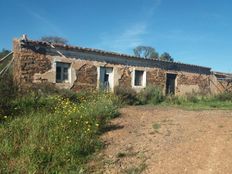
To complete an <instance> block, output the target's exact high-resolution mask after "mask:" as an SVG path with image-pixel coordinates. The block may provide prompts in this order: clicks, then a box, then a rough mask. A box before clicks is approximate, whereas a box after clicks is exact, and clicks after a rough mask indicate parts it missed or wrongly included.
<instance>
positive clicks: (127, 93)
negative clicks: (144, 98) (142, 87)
mask: <svg viewBox="0 0 232 174" xmlns="http://www.w3.org/2000/svg"><path fill="white" fill-rule="evenodd" d="M114 92H115V95H116V96H118V97H119V98H120V99H121V100H122V101H123V102H124V103H125V104H129V105H137V104H139V103H140V101H139V99H138V97H137V93H136V91H135V90H133V89H132V88H130V87H121V86H117V87H116V88H115V90H114Z"/></svg>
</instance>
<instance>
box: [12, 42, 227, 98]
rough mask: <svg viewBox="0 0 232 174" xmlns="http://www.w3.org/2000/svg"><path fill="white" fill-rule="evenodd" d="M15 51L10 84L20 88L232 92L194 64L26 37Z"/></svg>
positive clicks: (205, 68)
mask: <svg viewBox="0 0 232 174" xmlns="http://www.w3.org/2000/svg"><path fill="white" fill-rule="evenodd" d="M13 51H14V56H13V57H14V63H13V65H14V66H13V71H14V79H15V81H16V82H17V84H18V85H19V87H20V88H30V87H31V86H33V85H36V84H38V83H51V84H53V85H55V86H56V87H58V88H66V89H71V90H73V91H77V92H78V91H81V90H92V89H99V88H105V89H108V90H111V91H114V89H115V87H117V86H119V87H123V88H133V89H135V90H136V91H140V90H141V89H143V88H145V87H147V86H149V85H154V86H159V87H160V88H161V89H162V90H163V92H164V93H166V94H170V93H172V94H175V95H183V94H186V93H191V92H193V91H194V92H204V93H205V92H207V93H217V92H221V91H225V90H228V89H231V85H229V86H225V84H221V82H220V81H219V80H218V77H217V76H216V75H215V73H213V72H211V68H208V67H202V66H197V65H190V64H183V63H177V62H168V61H161V60H151V59H144V58H140V57H135V56H131V55H126V54H119V53H115V52H108V51H102V50H97V49H90V48H82V47H74V46H67V45H59V44H55V45H51V44H50V43H48V42H41V41H33V40H28V39H27V38H24V39H15V40H14V46H13ZM224 82H225V81H223V83H224ZM223 85H224V86H225V87H224V86H223ZM222 86H223V87H222Z"/></svg>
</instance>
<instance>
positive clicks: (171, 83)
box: [166, 74, 176, 95]
mask: <svg viewBox="0 0 232 174" xmlns="http://www.w3.org/2000/svg"><path fill="white" fill-rule="evenodd" d="M175 86H176V74H167V80H166V95H174V94H175Z"/></svg>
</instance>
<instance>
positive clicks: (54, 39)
mask: <svg viewBox="0 0 232 174" xmlns="http://www.w3.org/2000/svg"><path fill="white" fill-rule="evenodd" d="M40 40H41V41H44V42H51V43H54V44H64V45H65V44H67V43H68V40H67V39H65V38H62V37H59V36H43V37H41V39H40Z"/></svg>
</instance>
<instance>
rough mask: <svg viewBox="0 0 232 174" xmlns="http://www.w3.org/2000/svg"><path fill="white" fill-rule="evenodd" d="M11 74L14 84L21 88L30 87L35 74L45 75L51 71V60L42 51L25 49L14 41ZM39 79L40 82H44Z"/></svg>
mask: <svg viewBox="0 0 232 174" xmlns="http://www.w3.org/2000/svg"><path fill="white" fill-rule="evenodd" d="M13 56H14V58H15V59H14V63H13V74H14V80H15V82H16V83H17V84H18V85H19V86H20V87H21V88H24V87H25V88H26V87H30V86H31V85H32V84H33V80H34V79H33V77H34V74H35V73H45V72H46V71H48V70H50V69H51V60H50V59H49V58H48V57H47V56H46V53H45V52H44V50H40V49H38V50H36V49H26V48H22V47H21V46H20V43H19V41H18V40H15V41H14V55H13ZM45 81H46V79H41V81H40V82H45Z"/></svg>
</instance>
